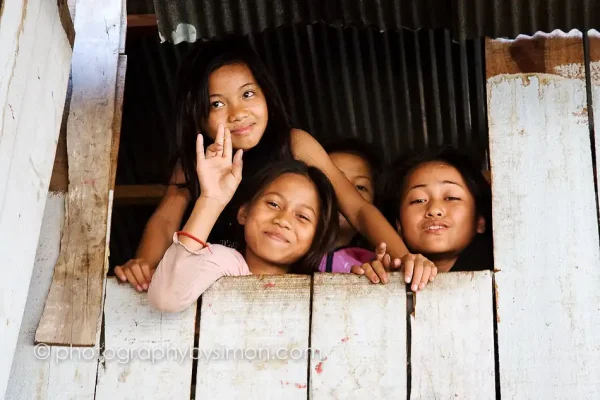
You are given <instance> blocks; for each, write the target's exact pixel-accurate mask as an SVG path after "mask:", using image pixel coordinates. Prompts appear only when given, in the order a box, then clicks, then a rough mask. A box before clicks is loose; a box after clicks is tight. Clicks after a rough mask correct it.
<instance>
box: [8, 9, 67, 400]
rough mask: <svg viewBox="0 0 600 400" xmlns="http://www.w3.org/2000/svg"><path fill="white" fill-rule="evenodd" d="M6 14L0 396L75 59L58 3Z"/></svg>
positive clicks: (16, 334) (22, 306)
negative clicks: (70, 73) (73, 59)
mask: <svg viewBox="0 0 600 400" xmlns="http://www.w3.org/2000/svg"><path fill="white" fill-rule="evenodd" d="M1 8H2V12H1V15H0V265H2V271H3V272H2V274H3V275H2V279H0V298H1V299H3V301H1V302H0V338H1V339H0V354H1V355H2V356H0V397H1V396H2V395H4V393H5V391H6V388H7V383H8V380H9V375H10V371H11V363H12V359H13V355H14V352H15V349H16V346H17V341H18V337H19V331H20V327H21V321H22V318H23V314H24V312H25V304H26V302H27V292H28V289H29V283H30V280H31V276H32V271H33V266H34V262H35V253H36V247H37V243H38V238H39V234H40V228H41V224H42V218H43V215H44V206H45V203H46V195H47V192H48V185H49V182H50V174H51V172H52V163H53V160H54V155H55V153H56V141H57V138H58V132H59V129H60V123H61V116H62V111H63V107H64V104H65V95H66V91H67V81H68V78H69V67H70V64H71V56H72V50H71V45H70V44H69V41H68V38H67V35H66V33H65V31H64V29H63V26H62V24H61V21H60V16H59V12H58V6H57V2H56V1H54V2H52V1H49V2H48V1H41V0H30V1H29V2H21V1H4V2H3V3H2V7H1Z"/></svg>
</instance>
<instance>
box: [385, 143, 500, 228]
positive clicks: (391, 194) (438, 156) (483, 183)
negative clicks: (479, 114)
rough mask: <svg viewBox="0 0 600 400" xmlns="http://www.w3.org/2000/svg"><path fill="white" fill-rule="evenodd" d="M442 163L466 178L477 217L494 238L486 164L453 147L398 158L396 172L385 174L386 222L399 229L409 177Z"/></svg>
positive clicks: (391, 171) (394, 166)
mask: <svg viewBox="0 0 600 400" xmlns="http://www.w3.org/2000/svg"><path fill="white" fill-rule="evenodd" d="M432 161H441V162H444V163H446V164H449V165H451V166H453V167H454V168H456V169H457V170H458V172H459V173H460V174H461V175H462V177H463V179H464V180H465V183H466V184H467V188H468V189H469V192H471V194H472V195H473V198H474V199H475V213H476V215H477V216H483V218H484V219H485V224H486V231H485V235H486V236H488V235H489V237H490V238H491V231H492V190H491V188H490V184H489V183H488V181H487V180H486V179H485V178H484V176H483V174H482V172H481V166H482V163H480V162H479V160H478V159H477V157H475V156H474V155H473V154H472V153H467V152H465V151H460V150H457V149H454V148H452V147H447V146H445V147H437V148H433V149H429V150H426V151H424V152H422V153H420V154H416V155H415V154H408V155H404V156H401V157H400V158H398V160H397V161H396V162H394V164H393V165H392V168H391V169H390V170H388V171H386V173H385V177H384V179H383V184H382V185H381V186H382V188H381V191H380V196H381V209H382V212H383V214H384V216H385V217H386V219H387V220H388V221H389V222H390V224H392V226H396V221H397V220H398V219H399V217H400V200H401V197H402V191H403V188H404V184H405V181H406V178H407V177H408V175H409V174H410V173H411V172H412V171H414V170H415V169H416V168H417V167H418V166H419V165H422V164H425V163H428V162H432Z"/></svg>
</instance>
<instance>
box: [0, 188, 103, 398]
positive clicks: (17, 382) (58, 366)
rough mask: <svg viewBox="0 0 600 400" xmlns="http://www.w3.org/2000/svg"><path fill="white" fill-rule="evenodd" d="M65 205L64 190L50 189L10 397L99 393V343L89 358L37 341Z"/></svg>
mask: <svg viewBox="0 0 600 400" xmlns="http://www.w3.org/2000/svg"><path fill="white" fill-rule="evenodd" d="M64 210H65V195H64V193H54V194H52V193H51V194H49V195H48V200H47V201H46V209H45V211H44V219H43V222H42V226H43V229H42V231H41V233H40V239H39V243H38V249H37V253H36V258H35V267H34V270H33V275H32V277H31V284H30V286H29V294H28V296H27V305H26V307H25V309H26V310H27V312H26V313H25V314H24V316H23V323H22V324H21V331H20V332H19V341H18V344H17V349H16V351H15V356H14V359H13V363H12V369H11V373H10V381H9V382H8V388H7V391H6V396H5V398H6V399H12V400H30V399H57V398H65V395H66V396H67V397H69V398H77V399H90V400H91V399H93V398H94V392H95V387H96V371H97V354H98V347H95V348H86V350H88V353H89V354H90V355H91V359H89V360H85V359H83V357H82V358H81V359H78V357H77V356H74V357H70V354H69V352H70V349H69V348H66V347H61V348H56V347H49V346H46V345H41V346H34V344H33V340H34V336H35V330H36V328H37V324H38V322H39V320H40V317H41V315H42V311H43V309H44V301H45V300H46V296H47V294H48V290H49V289H50V283H51V282H52V271H53V268H54V265H55V264H56V261H57V259H58V254H59V250H60V235H61V230H62V223H63V222H64V214H65V211H64ZM0 398H2V397H1V396H0Z"/></svg>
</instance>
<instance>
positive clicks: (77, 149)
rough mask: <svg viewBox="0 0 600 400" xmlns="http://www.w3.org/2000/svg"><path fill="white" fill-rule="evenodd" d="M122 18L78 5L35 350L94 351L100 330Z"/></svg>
mask: <svg viewBox="0 0 600 400" xmlns="http://www.w3.org/2000/svg"><path fill="white" fill-rule="evenodd" d="M121 12H122V1H121V0H102V1H98V0H94V1H91V0H80V1H79V3H78V4H77V16H76V20H75V27H76V31H77V35H76V38H75V47H74V53H73V64H72V81H73V93H72V99H71V105H70V112H69V118H68V122H67V149H68V157H69V160H68V165H69V192H68V196H67V213H66V223H65V228H64V233H63V241H62V243H61V255H60V257H59V260H58V263H57V265H56V268H55V274H54V277H53V283H52V286H51V288H50V293H49V295H48V298H47V300H46V306H45V309H44V314H43V315H42V319H41V321H40V324H39V326H38V330H37V333H36V341H37V342H41V343H48V344H61V345H74V346H93V345H94V343H95V338H96V335H97V331H98V330H99V327H100V322H101V311H102V300H103V299H102V296H103V294H104V281H105V276H106V267H107V265H106V262H105V261H106V257H107V254H106V251H105V248H106V242H107V226H108V218H109V208H110V207H111V203H110V195H109V191H110V185H111V182H110V174H111V149H112V136H113V118H114V111H115V97H116V90H115V88H116V83H117V67H118V58H119V44H120V38H121ZM99 15H102V17H101V18H100V17H99Z"/></svg>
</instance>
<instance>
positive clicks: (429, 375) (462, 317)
mask: <svg viewBox="0 0 600 400" xmlns="http://www.w3.org/2000/svg"><path fill="white" fill-rule="evenodd" d="M415 304H416V306H415V310H414V312H413V314H412V315H411V318H410V326H411V333H412V334H411V351H410V363H411V371H412V374H411V392H410V398H411V399H481V400H483V399H495V398H496V387H495V384H496V379H495V375H494V374H495V367H494V305H493V290H492V273H491V272H490V271H481V272H452V273H445V274H439V275H438V276H437V278H436V280H435V282H433V283H431V284H429V285H428V286H427V290H424V291H422V292H419V293H417V294H416V302H415Z"/></svg>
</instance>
